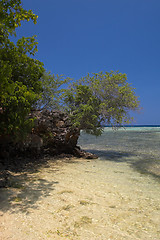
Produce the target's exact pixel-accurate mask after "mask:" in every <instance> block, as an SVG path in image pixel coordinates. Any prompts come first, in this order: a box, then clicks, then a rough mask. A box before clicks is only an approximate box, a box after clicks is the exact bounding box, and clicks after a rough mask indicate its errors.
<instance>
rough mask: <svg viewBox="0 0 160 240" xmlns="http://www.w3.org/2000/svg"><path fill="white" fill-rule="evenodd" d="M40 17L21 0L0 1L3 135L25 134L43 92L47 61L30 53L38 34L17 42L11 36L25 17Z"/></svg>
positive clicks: (0, 91) (0, 130)
mask: <svg viewBox="0 0 160 240" xmlns="http://www.w3.org/2000/svg"><path fill="white" fill-rule="evenodd" d="M24 19H26V20H29V19H32V20H34V21H36V19H37V16H35V15H34V14H33V13H32V11H31V10H29V11H26V10H24V9H23V8H22V6H21V1H18V0H17V1H11V0H10V1H9V0H8V1H0V20H1V21H0V34H1V36H0V123H1V124H0V135H6V134H12V135H14V136H15V137H18V136H19V137H21V136H23V135H24V134H25V133H26V132H27V131H29V129H30V128H31V126H32V124H33V119H27V118H26V116H27V115H28V113H29V112H30V110H31V108H32V106H33V105H34V104H35V102H37V100H38V99H39V98H40V96H41V91H42V83H41V81H40V78H41V76H42V75H43V72H44V68H43V64H42V63H41V62H39V61H38V60H36V59H33V58H31V57H30V55H34V54H35V52H36V51H37V41H36V39H35V37H34V36H33V37H29V38H24V37H23V38H21V39H19V40H18V41H17V44H16V45H15V44H14V43H13V42H11V41H10V40H9V36H10V34H13V33H15V29H16V27H18V26H20V25H21V21H22V20H24Z"/></svg>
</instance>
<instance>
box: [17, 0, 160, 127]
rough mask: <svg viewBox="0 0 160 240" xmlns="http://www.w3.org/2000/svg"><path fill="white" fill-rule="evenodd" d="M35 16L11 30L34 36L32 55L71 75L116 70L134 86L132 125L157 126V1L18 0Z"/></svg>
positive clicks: (159, 10) (159, 90) (159, 42)
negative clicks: (136, 104)
mask: <svg viewBox="0 0 160 240" xmlns="http://www.w3.org/2000/svg"><path fill="white" fill-rule="evenodd" d="M22 2H23V6H24V8H25V9H32V10H33V12H34V13H35V14H37V15H38V16H39V18H38V22H37V24H36V25H34V24H33V23H32V22H29V23H28V22H27V23H24V24H23V25H22V27H21V28H19V29H18V30H17V33H18V37H20V36H23V35H24V36H26V37H27V36H32V35H37V39H38V42H39V45H38V53H37V55H36V58H37V59H39V60H40V61H42V62H44V66H45V68H46V69H47V70H50V71H51V72H52V73H55V74H57V73H58V74H64V75H65V76H68V77H72V78H75V79H78V78H81V77H83V76H85V75H86V74H87V73H88V72H89V73H92V72H100V71H110V70H119V71H120V72H122V73H126V74H127V76H128V82H130V83H132V86H133V87H135V88H136V95H138V96H139V99H140V102H141V107H142V110H141V113H140V114H134V116H135V121H136V124H160V0H22Z"/></svg>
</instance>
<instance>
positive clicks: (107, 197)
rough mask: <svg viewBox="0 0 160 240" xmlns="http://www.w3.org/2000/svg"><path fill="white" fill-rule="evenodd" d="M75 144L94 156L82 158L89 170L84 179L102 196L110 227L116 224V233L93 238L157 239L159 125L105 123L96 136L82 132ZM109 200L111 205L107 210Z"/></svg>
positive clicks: (159, 215) (159, 224)
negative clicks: (88, 176)
mask: <svg viewBox="0 0 160 240" xmlns="http://www.w3.org/2000/svg"><path fill="white" fill-rule="evenodd" d="M79 145H80V146H81V148H82V149H84V150H86V151H88V152H92V153H94V154H96V155H97V156H98V159H96V160H88V162H87V163H88V167H86V171H87V172H88V174H89V173H90V172H91V171H92V172H93V175H92V178H91V177H90V178H88V184H89V185H90V188H91V189H94V194H93V196H92V197H95V196H96V195H98V196H101V200H99V202H100V203H101V204H102V202H103V201H104V206H106V209H107V211H106V216H107V217H106V218H107V219H109V220H108V221H110V220H111V222H112V223H111V225H110V226H111V228H110V230H109V232H112V231H113V229H114V227H115V228H116V230H117V235H116V233H115V232H114V233H113V234H111V237H109V238H105V236H104V238H96V239H129V240H130V239H136V240H139V239H142V240H143V239H146V240H149V239H151V240H159V239H160V126H129V127H124V128H119V129H118V130H114V129H112V128H111V127H104V132H103V134H102V135H101V136H100V137H95V136H92V135H89V134H86V133H84V132H81V136H80V138H79ZM84 166H86V165H85V163H84ZM91 181H93V182H94V183H95V186H94V184H92V185H91V183H90V182H91ZM84 182H85V179H84ZM108 201H110V203H112V205H111V207H112V208H115V211H114V210H113V209H112V211H111V212H110V211H109V210H108V208H107V206H108V205H107V204H108ZM113 203H114V204H113ZM104 209H105V208H104ZM104 209H103V211H104V212H105V210H104ZM115 216H116V217H115ZM112 218H114V221H112ZM108 226H109V223H108V222H107V224H106V229H108ZM105 234H106V233H105Z"/></svg>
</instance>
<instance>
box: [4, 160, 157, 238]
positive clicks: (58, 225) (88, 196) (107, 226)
mask: <svg viewBox="0 0 160 240" xmlns="http://www.w3.org/2000/svg"><path fill="white" fill-rule="evenodd" d="M13 180H14V181H13V182H12V186H11V187H9V188H6V189H1V190H0V196H1V210H0V230H1V231H0V232H1V233H0V240H2V239H3V240H7V239H13V240H29V239H31V240H32V239H40V240H42V239H57V240H59V239H75V240H76V239H77V240H78V239H79V240H80V239H93V240H103V239H104V240H106V239H108V240H109V239H115V240H116V239H118V240H122V239H131V240H132V239H134V240H135V239H159V238H160V228H159V212H160V208H159V200H160V193H159V182H156V181H155V179H153V178H151V177H150V176H147V175H142V174H140V173H138V172H136V171H134V170H133V169H132V168H130V166H129V164H128V163H127V162H126V163H125V162H123V163H118V162H111V161H107V162H106V161H102V160H100V159H94V160H87V159H77V158H66V159H65V160H63V159H57V160H56V161H55V160H52V159H50V160H48V161H47V162H46V163H45V164H44V165H42V166H40V167H39V169H35V170H34V169H33V172H29V173H27V172H22V173H21V174H15V178H14V179H13ZM153 185H154V188H153Z"/></svg>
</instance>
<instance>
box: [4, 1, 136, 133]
mask: <svg viewBox="0 0 160 240" xmlns="http://www.w3.org/2000/svg"><path fill="white" fill-rule="evenodd" d="M37 17H38V16H37V15H35V14H34V13H33V12H32V10H29V11H27V10H25V9H23V7H22V1H21V0H0V122H1V124H0V136H3V135H6V134H12V135H15V136H16V137H17V136H23V134H25V133H26V132H28V131H29V129H30V128H31V126H32V122H33V119H29V118H28V117H27V116H28V114H29V113H30V111H31V110H32V108H41V109H42V108H47V109H52V108H61V109H63V110H65V111H67V112H68V114H69V116H70V119H71V121H72V123H73V127H78V128H79V129H80V130H81V129H83V130H85V131H86V132H88V133H91V134H95V135H100V134H101V133H102V131H103V125H104V124H106V123H107V124H111V125H113V126H115V125H116V126H117V125H118V126H121V125H123V124H124V123H128V122H129V121H130V117H129V114H128V113H129V111H130V110H136V109H137V108H138V106H139V102H138V99H137V97H136V96H135V92H134V89H133V88H132V87H131V85H130V84H128V83H127V76H126V74H122V73H119V72H113V71H111V72H105V73H103V72H100V73H94V74H92V75H90V74H88V75H87V76H86V77H84V78H81V79H80V80H78V81H76V82H74V81H72V82H73V83H72V84H71V85H69V87H68V88H67V89H64V88H66V83H67V84H68V80H69V79H68V78H64V77H63V76H58V75H54V74H53V75H52V74H51V73H50V72H46V71H45V69H44V67H43V63H42V62H40V61H38V60H36V59H35V58H33V57H32V56H33V55H34V54H35V53H36V51H37V41H36V37H35V36H32V37H27V38H25V37H22V38H21V39H19V40H18V41H17V43H16V44H15V43H13V42H11V41H10V36H11V35H13V34H14V35H16V28H17V27H20V26H21V21H24V20H27V21H29V20H32V21H33V22H34V23H36V21H37ZM63 84H65V85H64V88H62V86H63Z"/></svg>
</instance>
